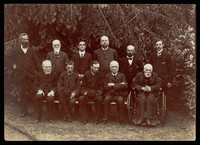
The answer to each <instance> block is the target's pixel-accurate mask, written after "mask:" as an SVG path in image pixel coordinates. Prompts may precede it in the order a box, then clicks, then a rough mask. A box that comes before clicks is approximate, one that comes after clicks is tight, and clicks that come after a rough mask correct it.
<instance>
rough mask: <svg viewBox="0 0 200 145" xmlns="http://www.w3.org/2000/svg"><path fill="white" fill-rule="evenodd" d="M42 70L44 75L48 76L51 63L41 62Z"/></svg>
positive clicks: (48, 61)
mask: <svg viewBox="0 0 200 145" xmlns="http://www.w3.org/2000/svg"><path fill="white" fill-rule="evenodd" d="M42 69H43V71H44V73H45V74H50V73H51V70H52V66H51V61H50V60H44V61H43V62H42Z"/></svg>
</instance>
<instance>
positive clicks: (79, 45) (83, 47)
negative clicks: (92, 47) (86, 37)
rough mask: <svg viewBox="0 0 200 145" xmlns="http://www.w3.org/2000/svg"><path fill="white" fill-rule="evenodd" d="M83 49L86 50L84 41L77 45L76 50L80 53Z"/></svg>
mask: <svg viewBox="0 0 200 145" xmlns="http://www.w3.org/2000/svg"><path fill="white" fill-rule="evenodd" d="M85 48H86V45H85V42H84V41H81V42H79V44H78V49H79V50H80V51H84V50H85Z"/></svg>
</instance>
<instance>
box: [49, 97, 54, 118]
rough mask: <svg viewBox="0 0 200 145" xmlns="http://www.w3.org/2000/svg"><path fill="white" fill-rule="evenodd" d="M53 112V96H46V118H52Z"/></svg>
mask: <svg viewBox="0 0 200 145" xmlns="http://www.w3.org/2000/svg"><path fill="white" fill-rule="evenodd" d="M53 112H54V96H47V119H52V117H53Z"/></svg>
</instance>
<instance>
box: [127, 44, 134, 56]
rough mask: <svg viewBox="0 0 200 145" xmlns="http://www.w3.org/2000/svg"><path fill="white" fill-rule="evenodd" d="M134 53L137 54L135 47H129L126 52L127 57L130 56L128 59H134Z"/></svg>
mask: <svg viewBox="0 0 200 145" xmlns="http://www.w3.org/2000/svg"><path fill="white" fill-rule="evenodd" d="M134 53H135V51H134V47H130V46H128V47H127V50H126V54H127V56H128V57H132V56H133V54H134Z"/></svg>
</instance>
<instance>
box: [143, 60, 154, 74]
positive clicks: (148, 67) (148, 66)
mask: <svg viewBox="0 0 200 145" xmlns="http://www.w3.org/2000/svg"><path fill="white" fill-rule="evenodd" d="M152 72H153V66H152V65H151V64H150V63H147V64H145V65H144V76H145V77H147V78H149V77H151V74H152Z"/></svg>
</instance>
